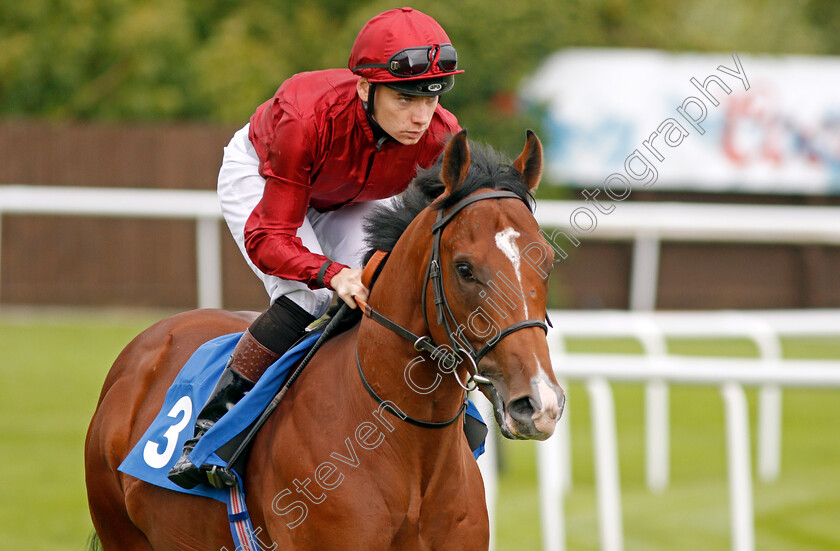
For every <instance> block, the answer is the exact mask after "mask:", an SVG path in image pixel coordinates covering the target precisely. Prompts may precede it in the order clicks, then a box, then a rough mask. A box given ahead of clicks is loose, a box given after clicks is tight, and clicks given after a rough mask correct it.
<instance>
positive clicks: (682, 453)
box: [0, 312, 840, 551]
mask: <svg viewBox="0 0 840 551" xmlns="http://www.w3.org/2000/svg"><path fill="white" fill-rule="evenodd" d="M161 315H162V314H161ZM158 317H160V316H159V315H157V314H146V315H136V314H131V315H128V314H126V315H123V316H118V315H115V314H87V315H79V314H76V315H68V314H62V315H43V314H38V315H31V316H26V315H22V314H20V313H13V314H9V313H8V312H7V313H2V314H0V351H2V363H0V457H2V462H0V465H2V468H3V472H2V476H0V480H2V488H3V489H2V491H0V492H2V493H0V495H2V496H3V497H4V498H5V499H2V500H0V549H26V550H32V551H47V550H49V551H65V550H66V551H80V550H81V549H83V548H84V542H85V540H86V538H87V535H88V533H89V531H90V529H91V524H90V519H89V515H88V510H87V501H86V497H85V488H84V469H83V465H82V456H83V450H82V448H83V442H84V435H85V431H86V430H87V424H88V422H89V420H90V416H91V414H92V413H93V409H94V407H95V404H96V400H97V397H98V395H99V389H100V387H101V385H102V381H103V379H104V377H105V373H106V372H107V370H108V368H109V366H110V364H111V362H112V361H113V359H114V358H115V357H116V355H117V354H118V353H119V351H120V350H121V349H122V348H123V347H124V346H125V345H126V344H127V343H128V341H129V340H130V339H131V338H133V336H134V335H135V334H137V333H138V332H139V331H140V330H142V329H143V328H144V327H146V326H147V325H148V324H149V323H151V322H152V321H155V320H156V319H157V318H158ZM669 348H670V350H671V351H672V352H674V353H680V354H728V355H733V356H751V355H754V354H755V349H754V347H753V346H752V345H751V344H750V343H749V342H747V341H693V340H680V341H673V342H670V343H669ZM569 349H570V351H574V352H583V351H598V352H620V353H638V352H639V351H640V347H639V346H638V343H635V342H633V341H626V340H619V341H598V340H587V341H584V340H581V341H575V342H573V343H571V344H570V346H569ZM784 349H785V355H786V356H788V357H804V358H810V357H819V358H838V357H840V341H837V340H822V339H798V340H790V341H785V343H784ZM567 390H568V398H569V406H568V411H569V415H570V416H569V419H570V421H571V426H572V458H573V476H574V481H573V487H572V489H571V491H570V492H569V494H568V495H567V496H566V498H565V500H564V508H565V511H566V532H567V543H568V549H569V550H570V551H578V550H595V549H598V548H599V541H598V525H597V517H596V507H597V504H596V501H595V497H594V496H595V490H594V480H593V472H592V442H591V438H590V435H591V434H590V420H589V401H588V397H587V394H586V391H585V389H584V388H583V387H582V386H581V385H579V384H572V385H571V386H570V387H569V388H568V389H567ZM613 391H614V395H615V400H616V415H617V424H618V431H619V451H620V464H621V471H620V475H621V483H622V491H623V493H622V507H623V521H624V536H625V549H626V550H628V551H633V550H639V551H642V550H644V551H648V550H651V551H657V550H663V551H664V550H669V551H670V550H679V551H691V550H697V551H707V550H718V549H721V550H725V549H729V548H730V532H729V500H728V489H727V488H728V487H727V478H726V476H727V475H726V456H725V454H726V450H725V442H724V426H723V424H724V419H723V405H722V401H721V397H720V394H719V392H718V391H717V389H714V388H700V387H681V386H675V387H672V389H671V414H672V415H671V484H670V486H669V487H668V489H667V490H666V491H665V492H663V493H661V494H658V495H655V494H651V493H650V492H649V491H648V490H647V488H646V487H645V483H644V424H643V421H644V420H643V414H642V412H643V405H644V403H643V389H642V387H641V386H639V385H615V386H614V387H613ZM748 399H749V404H750V408H751V426H752V427H755V405H756V395H755V391H748ZM838 426H840V394H838V392H835V391H823V390H787V391H785V393H784V430H783V437H782V442H783V455H782V474H781V477H780V478H779V480H778V481H776V482H774V483H771V484H764V483H761V482H759V481H755V482H754V503H755V511H756V548H757V549H759V550H761V551H781V550H791V551H794V550H795V551H800V550H809V551H810V550H835V549H840V438H838ZM752 449H753V450H754V449H755V441H754V440H753V442H752ZM502 458H503V463H504V471H503V475H502V478H501V480H500V493H499V507H498V512H497V520H498V532H497V549H498V550H499V551H514V550H515V551H521V550H531V549H539V548H540V521H539V509H538V507H537V503H538V498H537V480H536V470H535V464H536V463H535V459H534V445H533V443H530V442H509V441H504V442H502Z"/></svg>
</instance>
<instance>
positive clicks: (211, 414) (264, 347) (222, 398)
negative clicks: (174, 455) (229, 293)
mask: <svg viewBox="0 0 840 551" xmlns="http://www.w3.org/2000/svg"><path fill="white" fill-rule="evenodd" d="M314 319H315V318H314V316H312V315H311V314H309V313H308V312H306V311H305V310H303V309H302V308H301V307H300V306H298V305H297V304H295V303H294V302H292V301H291V300H290V299H288V298H287V297H285V296H283V297H280V298H279V299H277V300H276V301H275V302H274V304H272V305H271V307H270V308H269V309H268V310H266V311H265V312H263V313H262V314H261V315H260V316H259V317H258V318H257V319H256V320H255V321H254V322H253V323H252V324H251V326H250V327H249V328H248V330H247V331H245V333H244V334H243V335H242V338H240V339H239V342H238V343H237V344H236V347H235V348H234V349H233V353H232V354H231V357H230V361H228V364H227V366H225V369H224V371H223V372H222V375H221V377H220V379H219V382H218V383H217V384H216V387H215V388H214V389H213V392H211V393H210V398H209V399H208V400H207V403H206V404H205V405H204V407H203V408H202V409H201V411H200V412H199V414H198V418H197V419H196V423H195V433H194V437H193V438H190V439H189V440H187V441H186V442H185V443H184V451H183V454H182V456H181V458H180V459H179V460H178V462H177V463H175V465H174V466H173V467H172V469H171V470H170V471H169V475H168V478H169V480H171V481H172V482H174V483H175V484H177V485H179V486H181V487H182V488H186V489H190V488H193V487H195V486H196V485H198V484H202V483H203V484H207V483H208V482H209V481H208V479H207V473H206V472H204V471H202V470H201V466H196V465H194V464H193V463H192V462H191V461H190V460H189V459H187V456H189V455H190V453H192V451H193V449H194V448H195V445H196V443H197V442H198V440H199V439H200V438H201V437H202V436H204V433H206V432H207V431H208V430H210V427H212V426H213V425H214V424H215V423H216V422H217V421H218V420H219V419H221V417H222V416H223V415H224V414H225V413H226V412H227V411H228V410H230V409H231V408H232V407H233V406H234V405H236V403H237V402H239V400H241V399H242V397H243V396H245V394H247V393H248V392H249V391H250V390H251V389H252V388H253V387H254V385H255V384H256V382H257V381H258V380H259V378H260V377H261V376H262V374H263V373H265V371H266V369H268V368H269V366H271V364H273V363H274V362H275V361H277V359H278V358H280V356H282V355H283V354H285V353H286V351H287V350H288V349H289V348H291V347H292V345H294V343H295V342H296V341H297V340H298V339H299V338H300V336H301V334H302V333H303V332H304V330H305V329H306V327H307V326H308V325H309V324H310V323H312V321H314Z"/></svg>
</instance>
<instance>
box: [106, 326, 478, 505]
mask: <svg viewBox="0 0 840 551" xmlns="http://www.w3.org/2000/svg"><path fill="white" fill-rule="evenodd" d="M241 336H242V333H234V334H231V335H224V336H221V337H217V338H215V339H213V340H211V341H208V342H207V343H205V344H203V345H201V347H199V348H198V350H196V351H195V353H193V355H192V357H191V358H190V359H189V360H188V361H187V363H186V364H184V367H183V368H182V369H181V372H180V373H179V374H178V376H177V377H176V378H175V381H174V382H173V383H172V386H171V387H169V390H168V391H167V392H166V398H165V400H164V402H163V406H162V407H161V410H160V412H159V413H158V415H157V417H155V420H154V421H153V422H152V424H151V425H150V426H149V428H148V429H147V430H146V432H145V433H144V434H143V437H142V438H141V439H140V440H139V442H138V443H137V444H136V445H135V446H134V449H132V450H131V452H130V453H129V454H128V456H127V457H126V458H125V460H124V461H123V462H122V464H121V465H120V467H119V470H120V471H122V472H124V473H126V474H128V475H131V476H134V477H136V478H139V479H141V480H144V481H145V482H148V483H150V484H154V485H156V486H161V487H163V488H168V489H170V490H175V491H177V492H184V493H188V494H195V495H203V496H207V497H212V498H213V499H216V500H218V501H221V502H223V503H228V501H229V495H228V491H227V490H220V489H216V488H213V487H211V486H208V485H204V484H200V485H198V486H196V487H195V488H193V489H190V490H186V489H184V488H181V487H180V486H178V485H177V484H174V483H172V482H171V481H170V480H169V479H168V478H166V475H167V473H169V470H170V469H171V468H172V466H173V465H174V464H175V462H176V461H177V460H178V459H179V458H180V456H181V450H182V448H183V445H184V442H186V440H187V439H189V438H191V437H192V435H193V427H194V425H195V420H196V417H197V415H198V412H199V411H200V410H201V408H202V407H203V406H204V404H205V403H206V402H207V399H208V398H209V396H210V393H211V392H212V390H213V388H214V387H215V385H216V382H217V381H218V380H219V377H220V376H221V374H222V371H223V370H224V368H225V365H226V364H227V361H228V359H230V355H231V353H232V352H233V348H234V347H235V346H236V343H237V342H239V338H240V337H241ZM319 336H320V332H319V331H315V332H313V333H312V334H310V335H307V336H306V337H305V338H304V339H303V340H301V341H300V342H299V343H298V344H297V345H295V346H294V347H292V349H291V350H289V351H288V352H287V353H286V354H285V355H284V356H283V357H282V358H280V359H279V360H277V361H276V362H275V363H274V364H272V365H271V367H269V368H268V370H266V372H265V373H264V374H263V376H262V377H260V380H259V381H258V382H257V384H256V385H255V386H254V388H253V389H252V390H251V391H250V392H248V394H246V395H245V397H243V398H242V400H240V401H239V402H238V403H237V404H236V405H235V406H234V407H233V408H232V409H231V410H230V411H229V412H228V413H226V414H225V415H224V416H223V417H222V418H221V419H220V420H219V421H218V422H217V423H216V424H215V425H213V427H211V428H210V430H208V431H207V433H206V434H205V435H204V436H203V437H202V438H201V439H200V440H199V441H198V444H196V446H195V448H194V449H193V451H192V453H191V454H190V456H189V459H190V461H192V463H193V464H195V465H203V464H205V463H206V464H210V465H218V466H220V467H224V466H227V464H226V462H225V461H224V460H222V459H221V458H220V457H219V456H218V455H216V453H215V452H216V450H218V449H219V448H220V447H222V446H223V445H224V444H226V443H228V442H229V441H230V440H231V439H232V438H234V437H235V436H237V435H238V434H240V433H241V432H242V431H244V430H245V429H246V428H248V427H249V426H250V425H251V423H253V422H254V421H255V420H256V419H257V418H258V417H259V416H260V415H261V414H262V412H263V411H264V410H265V408H266V407H267V406H268V404H269V402H271V400H272V398H274V396H275V395H276V394H277V392H278V391H279V390H280V387H281V386H282V385H283V382H284V381H285V380H286V378H287V376H288V375H289V373H290V371H291V369H292V367H293V366H294V365H296V364H297V362H298V360H300V359H301V358H303V356H304V355H306V353H307V352H308V351H309V349H310V348H311V347H312V345H313V344H315V341H316V340H317V339H318V337H319ZM466 413H467V414H468V415H470V416H472V417H475V418H476V419H478V420H480V421H482V422H483V420H482V419H481V415H480V414H479V413H478V409H477V408H476V407H475V405H474V404H473V403H472V402H469V403H468V404H467V409H466ZM301 445H303V444H301ZM482 453H484V444H483V443H482V445H481V446H480V447H479V448H478V449H477V450H475V452H473V455H474V456H475V457H476V458H478V456H479V455H481V454H482ZM240 482H241V480H240ZM240 486H241V484H240Z"/></svg>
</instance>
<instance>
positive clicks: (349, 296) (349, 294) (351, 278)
mask: <svg viewBox="0 0 840 551" xmlns="http://www.w3.org/2000/svg"><path fill="white" fill-rule="evenodd" d="M330 287H332V288H333V290H335V292H336V293H338V296H339V298H340V299H341V300H343V301H344V302H346V303H347V305H348V306H349V307H350V308H355V307H356V301H355V300H353V297H354V296H357V297H359V298H360V299H362V300H364V301H367V299H368V290H367V288H366V287H365V286H364V285H362V269H361V268H342V269H341V271H340V272H338V273H337V274H335V275H334V276H332V279H331V280H330Z"/></svg>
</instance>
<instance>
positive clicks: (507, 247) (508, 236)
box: [496, 228, 528, 318]
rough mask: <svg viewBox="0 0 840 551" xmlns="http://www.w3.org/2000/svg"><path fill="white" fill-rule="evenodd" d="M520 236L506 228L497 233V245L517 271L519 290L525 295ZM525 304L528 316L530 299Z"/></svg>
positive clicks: (511, 229) (513, 230)
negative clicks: (517, 240) (517, 239)
mask: <svg viewBox="0 0 840 551" xmlns="http://www.w3.org/2000/svg"><path fill="white" fill-rule="evenodd" d="M517 237H519V232H518V231H516V230H515V229H513V228H505V229H503V230H502V231H500V232H499V233H497V234H496V246H497V247H498V248H499V250H500V251H502V253H504V255H505V256H506V257H508V260H510V263H511V264H513V271H514V272H516V280H517V281H519V291H520V292H521V293H522V296H523V297H524V296H525V291H524V290H523V289H522V274H521V273H520V271H519V267H520V264H521V262H522V259H521V256H520V254H519V247H517V246H516V238H517ZM524 304H525V317H526V318H527V317H528V301H524Z"/></svg>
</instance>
